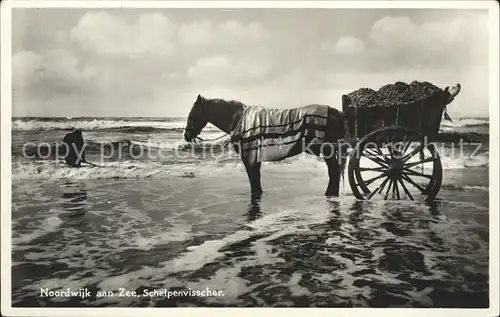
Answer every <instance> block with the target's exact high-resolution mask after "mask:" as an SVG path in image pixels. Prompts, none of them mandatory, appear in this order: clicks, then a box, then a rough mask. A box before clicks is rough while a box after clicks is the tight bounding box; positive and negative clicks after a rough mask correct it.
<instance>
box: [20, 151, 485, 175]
mask: <svg viewBox="0 0 500 317" xmlns="http://www.w3.org/2000/svg"><path fill="white" fill-rule="evenodd" d="M126 159H127V160H124V161H111V162H109V161H108V162H95V163H97V164H99V165H102V167H82V168H76V169H75V168H69V167H67V166H66V165H64V163H63V162H55V161H54V160H20V161H15V162H13V168H12V176H13V178H14V179H54V180H56V179H60V178H75V179H99V178H150V177H155V178H156V177H158V178H162V177H172V176H177V177H196V176H202V175H211V174H214V173H215V174H217V173H219V174H224V175H230V174H232V173H234V171H235V170H241V171H243V170H244V169H243V167H242V166H243V165H242V164H241V160H240V159H239V158H238V156H237V155H235V154H234V153H230V154H229V155H226V156H223V157H222V156H221V157H218V158H216V159H204V158H203V157H198V156H193V157H191V156H189V157H187V158H178V159H176V157H175V156H173V157H171V158H170V157H169V159H168V160H165V161H145V160H140V161H139V160H133V159H130V158H126ZM441 160H442V165H443V169H444V170H453V169H467V168H477V167H485V166H488V153H483V154H480V155H477V156H472V157H465V158H454V157H441ZM89 161H91V159H90V158H89ZM265 165H266V167H265V168H266V170H273V169H280V170H281V169H283V168H286V169H287V171H290V172H294V173H307V175H309V176H311V177H314V176H319V175H327V174H325V173H327V169H326V164H325V163H324V162H323V160H322V159H319V158H317V157H314V156H310V155H307V154H303V155H299V156H295V157H293V158H289V159H287V160H283V161H280V162H269V163H266V164H265Z"/></svg>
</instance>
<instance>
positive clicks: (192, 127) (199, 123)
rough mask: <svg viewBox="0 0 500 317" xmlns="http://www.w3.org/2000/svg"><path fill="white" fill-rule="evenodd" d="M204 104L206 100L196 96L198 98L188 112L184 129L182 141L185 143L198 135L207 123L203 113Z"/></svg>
mask: <svg viewBox="0 0 500 317" xmlns="http://www.w3.org/2000/svg"><path fill="white" fill-rule="evenodd" d="M206 103H207V99H205V98H203V97H202V96H200V95H198V98H196V101H195V102H194V104H193V107H192V108H191V111H190V112H189V116H188V118H187V124H186V128H185V129H184V139H185V140H186V141H187V142H191V141H192V140H193V139H194V138H195V137H196V136H197V135H198V134H200V132H201V130H203V128H204V127H205V126H206V125H207V123H208V121H207V119H206V115H207V114H206V113H205V111H204V109H205V104H206Z"/></svg>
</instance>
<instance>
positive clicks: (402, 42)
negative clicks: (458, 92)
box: [369, 16, 488, 68]
mask: <svg viewBox="0 0 500 317" xmlns="http://www.w3.org/2000/svg"><path fill="white" fill-rule="evenodd" d="M485 21H486V22H485ZM487 28H488V25H487V16H486V19H485V18H484V17H481V16H477V17H469V18H464V17H457V18H454V19H449V20H444V21H437V22H427V23H423V24H420V25H417V24H416V23H415V22H413V21H412V20H411V19H410V18H408V17H391V16H388V17H384V18H382V19H380V20H378V21H377V22H375V23H374V24H373V27H372V29H371V33H370V36H369V40H370V41H371V44H372V47H373V48H372V53H373V56H375V57H376V58H377V60H381V59H385V60H387V61H393V63H395V64H396V65H398V64H399V65H406V66H408V65H419V66H420V65H422V66H426V67H429V66H431V67H437V68H444V67H450V66H451V67H458V68H460V67H464V66H466V64H470V63H477V62H478V58H481V57H487V54H488V44H487V43H488V42H487V41H488V39H487V34H488V32H485V30H487ZM479 62H480V61H479Z"/></svg>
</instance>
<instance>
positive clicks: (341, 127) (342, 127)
mask: <svg viewBox="0 0 500 317" xmlns="http://www.w3.org/2000/svg"><path fill="white" fill-rule="evenodd" d="M339 121H340V122H338V123H337V124H338V135H339V139H338V141H337V145H338V151H337V158H338V163H339V172H340V176H341V177H342V186H345V178H344V174H345V169H346V164H347V155H348V151H347V149H346V147H345V144H344V140H345V139H349V128H348V126H347V120H346V116H345V114H344V113H343V112H340V111H339Z"/></svg>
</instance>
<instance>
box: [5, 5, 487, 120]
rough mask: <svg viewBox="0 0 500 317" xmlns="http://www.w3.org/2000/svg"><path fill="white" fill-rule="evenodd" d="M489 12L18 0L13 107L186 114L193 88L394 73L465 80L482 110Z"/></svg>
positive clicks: (330, 81)
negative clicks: (40, 5)
mask: <svg viewBox="0 0 500 317" xmlns="http://www.w3.org/2000/svg"><path fill="white" fill-rule="evenodd" d="M488 25H489V24H488V12H487V11H485V10H472V9H469V10H465V9H461V10H449V9H130V8H129V9H118V8H117V9H80V8H74V9H69V8H44V9H24V8H23V9H19V8H15V9H13V13H12V54H13V58H12V74H13V76H12V85H13V104H12V114H13V116H45V117H52V116H87V117H106V116H108V117H109V116H111V117H126V116H135V117H140V116H147V117H185V116H187V114H188V113H189V110H190V108H191V106H192V105H193V103H194V101H195V100H196V97H197V95H198V94H201V95H202V96H204V97H207V98H223V99H234V100H238V101H241V102H243V103H245V104H247V105H262V106H266V107H271V108H291V107H298V106H303V105H306V104H326V105H330V106H332V107H334V108H338V109H341V106H342V104H341V96H342V94H347V93H349V92H352V91H354V90H356V89H358V88H361V87H369V88H372V89H378V88H380V87H381V86H383V85H385V84H390V83H394V82H396V81H404V82H407V83H409V82H411V81H413V80H419V81H429V82H431V83H433V84H435V85H437V86H439V87H441V88H445V87H446V86H451V85H455V84H456V83H460V84H461V85H462V91H461V93H460V94H459V95H458V96H457V98H456V99H455V101H454V102H453V103H452V104H451V105H450V106H449V107H448V111H449V114H450V115H452V116H455V117H464V116H488V107H489V106H488V83H489V73H488V72H489V67H488V63H489V61H488V59H489V56H488Z"/></svg>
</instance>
